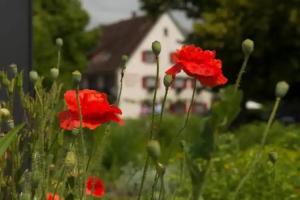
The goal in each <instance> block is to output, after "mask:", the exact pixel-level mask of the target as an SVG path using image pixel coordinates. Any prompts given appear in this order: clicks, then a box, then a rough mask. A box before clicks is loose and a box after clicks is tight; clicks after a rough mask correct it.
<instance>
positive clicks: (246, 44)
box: [242, 39, 254, 56]
mask: <svg viewBox="0 0 300 200" xmlns="http://www.w3.org/2000/svg"><path fill="white" fill-rule="evenodd" d="M242 49H243V52H244V54H245V55H247V56H249V55H250V54H251V53H252V52H253V50H254V42H253V41H252V40H250V39H246V40H244V41H243V43H242Z"/></svg>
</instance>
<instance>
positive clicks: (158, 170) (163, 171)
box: [156, 163, 166, 176]
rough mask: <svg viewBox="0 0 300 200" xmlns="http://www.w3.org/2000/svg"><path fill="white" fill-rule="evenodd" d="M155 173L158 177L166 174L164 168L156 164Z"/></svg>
mask: <svg viewBox="0 0 300 200" xmlns="http://www.w3.org/2000/svg"><path fill="white" fill-rule="evenodd" d="M156 172H157V174H158V175H159V176H163V175H164V174H165V172H166V167H165V166H164V165H163V164H161V163H157V165H156Z"/></svg>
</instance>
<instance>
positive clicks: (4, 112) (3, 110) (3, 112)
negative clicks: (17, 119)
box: [0, 108, 10, 119]
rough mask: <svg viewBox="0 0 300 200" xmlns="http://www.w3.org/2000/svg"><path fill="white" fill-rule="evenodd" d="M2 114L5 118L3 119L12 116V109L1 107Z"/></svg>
mask: <svg viewBox="0 0 300 200" xmlns="http://www.w3.org/2000/svg"><path fill="white" fill-rule="evenodd" d="M0 116H1V117H2V118H3V119H8V118H9V117H10V111H9V110H8V109H6V108H1V109H0Z"/></svg>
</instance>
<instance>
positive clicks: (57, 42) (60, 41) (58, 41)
mask: <svg viewBox="0 0 300 200" xmlns="http://www.w3.org/2000/svg"><path fill="white" fill-rule="evenodd" d="M55 43H56V46H57V47H58V48H61V47H62V46H63V45H64V41H63V39H61V38H56V41H55Z"/></svg>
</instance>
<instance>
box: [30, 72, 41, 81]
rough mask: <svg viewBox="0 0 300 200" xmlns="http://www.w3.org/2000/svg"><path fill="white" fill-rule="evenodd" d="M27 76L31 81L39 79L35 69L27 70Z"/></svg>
mask: <svg viewBox="0 0 300 200" xmlns="http://www.w3.org/2000/svg"><path fill="white" fill-rule="evenodd" d="M29 78H30V80H31V81H32V82H33V83H35V82H36V81H37V80H38V79H39V74H38V73H37V72H36V71H34V70H31V71H30V72H29Z"/></svg>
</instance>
